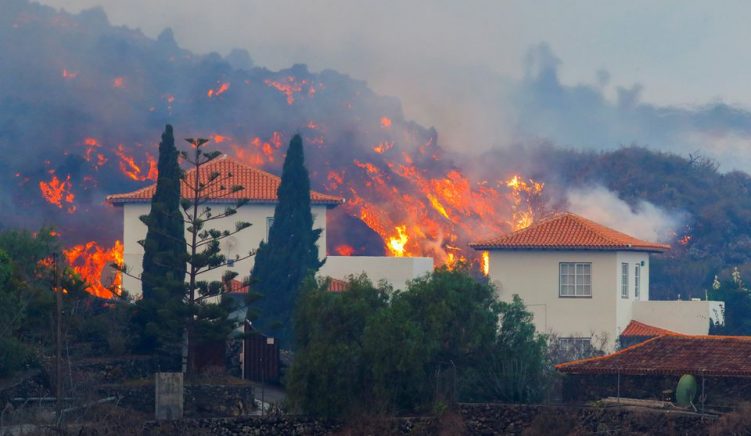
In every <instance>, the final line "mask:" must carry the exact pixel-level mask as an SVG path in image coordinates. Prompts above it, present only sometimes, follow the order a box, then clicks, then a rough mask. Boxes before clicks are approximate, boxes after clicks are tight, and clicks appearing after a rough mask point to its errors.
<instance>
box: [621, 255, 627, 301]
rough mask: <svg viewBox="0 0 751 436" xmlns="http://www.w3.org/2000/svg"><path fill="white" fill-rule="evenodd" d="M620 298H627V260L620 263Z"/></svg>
mask: <svg viewBox="0 0 751 436" xmlns="http://www.w3.org/2000/svg"><path fill="white" fill-rule="evenodd" d="M621 298H628V262H623V263H621Z"/></svg>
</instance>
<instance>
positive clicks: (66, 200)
mask: <svg viewBox="0 0 751 436" xmlns="http://www.w3.org/2000/svg"><path fill="white" fill-rule="evenodd" d="M51 174H52V179H50V181H49V182H45V181H43V180H40V181H39V190H40V191H41V192H42V197H44V199H45V200H46V201H47V202H48V203H50V204H53V205H55V206H57V207H58V208H60V209H66V210H67V211H68V213H73V212H75V211H76V205H75V204H74V202H75V200H76V196H75V195H74V194H73V192H71V189H72V188H73V184H72V183H71V181H70V176H67V177H66V178H65V180H60V179H59V178H57V176H56V175H55V174H54V172H51Z"/></svg>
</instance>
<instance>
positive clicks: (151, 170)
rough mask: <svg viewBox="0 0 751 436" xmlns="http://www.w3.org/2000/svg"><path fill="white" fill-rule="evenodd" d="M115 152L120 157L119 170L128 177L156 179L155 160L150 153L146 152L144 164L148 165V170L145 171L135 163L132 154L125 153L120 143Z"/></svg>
mask: <svg viewBox="0 0 751 436" xmlns="http://www.w3.org/2000/svg"><path fill="white" fill-rule="evenodd" d="M115 154H116V155H117V157H119V158H120V171H121V172H122V173H123V174H125V175H126V176H128V178H130V179H132V180H136V181H139V182H143V181H145V180H156V178H157V175H158V173H157V162H156V159H155V158H154V156H153V155H151V154H150V153H148V152H147V153H146V161H147V163H146V165H148V170H146V171H143V170H142V169H141V166H140V165H138V164H137V163H136V161H135V159H134V158H133V157H132V156H128V155H127V154H126V152H125V147H123V145H122V144H118V146H117V149H115Z"/></svg>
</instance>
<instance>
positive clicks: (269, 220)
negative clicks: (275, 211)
mask: <svg viewBox="0 0 751 436" xmlns="http://www.w3.org/2000/svg"><path fill="white" fill-rule="evenodd" d="M273 225H274V217H273V216H270V217H267V218H266V242H269V232H270V231H271V226H273Z"/></svg>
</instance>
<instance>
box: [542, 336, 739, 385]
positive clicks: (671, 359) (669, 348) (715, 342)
mask: <svg viewBox="0 0 751 436" xmlns="http://www.w3.org/2000/svg"><path fill="white" fill-rule="evenodd" d="M556 369H558V371H560V372H563V373H568V374H623V375H652V374H654V375H681V374H693V375H705V376H727V377H751V336H689V335H663V336H656V337H654V338H652V339H648V340H646V341H644V342H641V343H638V344H636V345H632V346H630V347H628V348H624V349H623V350H620V351H617V352H615V353H613V354H608V355H606V356H600V357H592V358H589V359H582V360H576V361H573V362H566V363H562V364H560V365H556Z"/></svg>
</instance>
